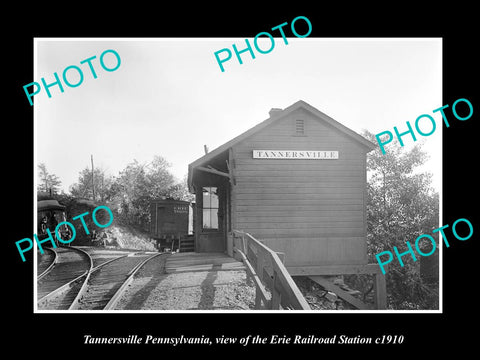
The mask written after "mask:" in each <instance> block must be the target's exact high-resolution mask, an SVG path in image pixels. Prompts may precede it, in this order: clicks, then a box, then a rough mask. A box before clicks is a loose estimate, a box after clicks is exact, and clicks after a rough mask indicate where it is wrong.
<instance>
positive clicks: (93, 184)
mask: <svg viewBox="0 0 480 360" xmlns="http://www.w3.org/2000/svg"><path fill="white" fill-rule="evenodd" d="M90 159H91V160H92V196H93V201H95V182H94V175H93V155H90Z"/></svg>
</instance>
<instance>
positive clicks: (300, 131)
mask: <svg viewBox="0 0 480 360" xmlns="http://www.w3.org/2000/svg"><path fill="white" fill-rule="evenodd" d="M295 135H305V123H304V121H303V120H300V119H297V120H295Z"/></svg>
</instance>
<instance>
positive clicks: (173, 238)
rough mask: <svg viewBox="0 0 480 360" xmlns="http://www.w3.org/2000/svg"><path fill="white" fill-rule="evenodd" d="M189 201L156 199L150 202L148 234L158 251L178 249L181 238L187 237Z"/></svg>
mask: <svg viewBox="0 0 480 360" xmlns="http://www.w3.org/2000/svg"><path fill="white" fill-rule="evenodd" d="M189 209H190V203H189V202H188V201H182V200H171V199H158V200H152V201H151V202H150V214H151V221H150V236H151V237H152V238H153V239H154V240H155V242H156V247H157V249H158V250H159V251H169V250H170V251H178V250H179V249H180V241H181V239H186V238H187V237H188V229H189V213H190V211H189Z"/></svg>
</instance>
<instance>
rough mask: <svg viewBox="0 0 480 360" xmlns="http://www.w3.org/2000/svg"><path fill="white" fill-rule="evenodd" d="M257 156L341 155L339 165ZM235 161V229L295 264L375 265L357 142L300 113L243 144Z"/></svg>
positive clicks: (362, 162) (362, 155) (237, 147)
mask: <svg viewBox="0 0 480 360" xmlns="http://www.w3.org/2000/svg"><path fill="white" fill-rule="evenodd" d="M297 119H302V120H304V130H305V132H304V135H303V136H302V135H300V136H299V135H297V134H296V131H295V124H296V120H297ZM253 150H326V151H328V150H334V151H338V152H339V159H336V160H303V159H302V160H291V159H253V158H252V151H253ZM232 157H233V158H234V159H235V160H234V163H235V164H234V169H233V173H234V177H235V185H234V186H233V187H232V206H233V209H232V213H233V214H234V220H233V226H234V228H235V229H238V230H243V231H247V232H249V233H251V234H252V235H253V236H254V237H256V238H257V239H259V240H261V241H263V242H264V243H265V244H266V245H268V246H269V247H271V248H272V249H273V250H275V251H279V252H284V253H285V262H286V265H288V266H301V265H333V264H364V263H367V249H366V238H365V188H366V168H365V158H366V150H365V148H364V147H363V146H361V145H360V144H359V143H358V142H357V141H355V140H353V139H352V138H350V137H349V136H347V135H345V134H343V133H342V132H340V131H339V130H337V129H334V128H332V127H330V126H329V125H327V124H325V123H324V122H323V121H322V120H320V119H317V118H316V117H314V116H313V115H312V114H311V113H310V112H308V111H306V110H303V109H298V110H297V111H294V112H293V113H291V114H290V115H288V116H287V117H285V118H284V119H279V120H278V121H276V122H274V123H273V124H271V125H269V126H268V127H266V128H264V129H262V130H260V131H259V132H257V133H255V134H253V135H252V136H250V137H248V138H246V139H245V140H243V141H241V142H239V143H237V144H235V145H234V146H233V148H232Z"/></svg>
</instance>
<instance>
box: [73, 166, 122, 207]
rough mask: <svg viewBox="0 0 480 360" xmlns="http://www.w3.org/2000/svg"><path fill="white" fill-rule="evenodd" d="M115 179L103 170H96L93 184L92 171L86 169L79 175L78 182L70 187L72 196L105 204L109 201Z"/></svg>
mask: <svg viewBox="0 0 480 360" xmlns="http://www.w3.org/2000/svg"><path fill="white" fill-rule="evenodd" d="M112 182H113V179H112V177H111V176H108V175H106V172H105V170H104V169H102V168H99V167H97V168H95V170H94V172H93V183H92V169H91V168H89V167H88V166H87V167H85V169H83V170H82V171H80V173H79V174H78V182H77V183H75V184H73V185H71V186H70V189H69V190H70V194H71V195H72V196H75V197H79V198H87V199H92V200H94V201H100V202H102V203H103V202H105V201H108V200H109V195H110V191H109V189H110V186H111V185H112ZM93 187H95V199H94V198H93Z"/></svg>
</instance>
